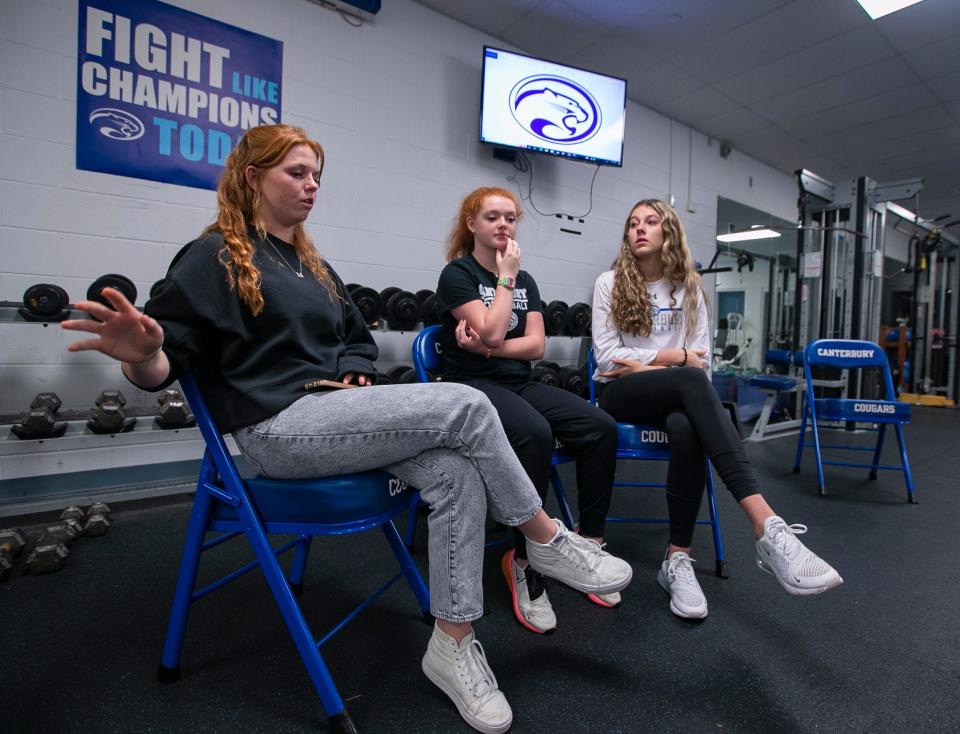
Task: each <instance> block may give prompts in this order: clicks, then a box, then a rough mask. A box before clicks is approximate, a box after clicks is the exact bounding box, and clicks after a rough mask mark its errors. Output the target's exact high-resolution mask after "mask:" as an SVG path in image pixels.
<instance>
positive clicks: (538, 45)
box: [500, 0, 609, 61]
mask: <svg viewBox="0 0 960 734" xmlns="http://www.w3.org/2000/svg"><path fill="white" fill-rule="evenodd" d="M608 32H609V29H608V28H607V27H606V26H604V25H603V24H601V23H599V22H598V21H596V20H593V19H592V18H590V17H588V16H586V15H584V14H583V13H581V12H580V11H578V10H575V9H574V8H572V7H570V6H569V5H567V4H566V3H564V2H563V1H562V0H543V2H541V3H540V4H539V5H537V6H536V7H535V8H534V9H533V10H531V11H530V12H529V13H526V14H524V15H523V17H521V18H519V19H518V20H517V21H515V22H514V23H512V24H511V25H510V26H509V27H508V28H506V29H504V30H503V31H502V33H501V34H500V35H501V37H502V38H504V39H506V40H507V41H509V42H510V43H513V44H515V45H516V46H518V47H519V48H522V49H526V50H527V51H529V52H531V53H534V54H538V55H540V56H543V57H545V58H548V59H551V60H554V61H562V60H564V59H565V58H568V57H570V56H571V55H573V54H575V53H576V52H577V51H579V50H581V49H583V48H586V47H587V46H589V45H590V44H591V43H593V42H594V41H596V40H597V39H599V38H601V37H603V36H605V35H606V34H607V33H608Z"/></svg>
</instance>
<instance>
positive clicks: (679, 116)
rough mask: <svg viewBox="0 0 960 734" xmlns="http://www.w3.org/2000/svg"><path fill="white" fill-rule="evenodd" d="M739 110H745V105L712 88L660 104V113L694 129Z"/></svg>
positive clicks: (702, 89) (699, 90)
mask: <svg viewBox="0 0 960 734" xmlns="http://www.w3.org/2000/svg"><path fill="white" fill-rule="evenodd" d="M739 109H743V105H741V104H739V103H738V102H734V101H733V100H732V99H730V98H729V97H727V96H726V95H724V94H720V92H718V91H717V90H715V89H713V88H711V87H705V88H701V89H698V90H697V91H695V92H692V93H691V94H687V95H684V96H683V97H677V98H676V99H671V100H667V101H665V102H661V103H660V104H659V111H660V112H662V113H663V114H665V115H668V116H670V117H672V118H674V119H675V120H679V121H680V122H684V123H686V124H688V125H692V126H693V127H698V124H699V123H700V122H701V121H703V120H708V119H710V118H713V117H717V116H718V115H723V114H726V113H728V112H733V111H735V110H739Z"/></svg>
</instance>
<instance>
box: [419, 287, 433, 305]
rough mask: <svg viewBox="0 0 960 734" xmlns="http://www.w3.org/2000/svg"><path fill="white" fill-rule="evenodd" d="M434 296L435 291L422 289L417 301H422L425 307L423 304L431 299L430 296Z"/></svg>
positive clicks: (421, 303)
mask: <svg viewBox="0 0 960 734" xmlns="http://www.w3.org/2000/svg"><path fill="white" fill-rule="evenodd" d="M432 295H433V291H432V290H430V289H429V288H422V289H421V290H418V291H417V293H416V296H417V300H418V301H420V305H421V306H422V305H423V302H424V301H426V300H427V299H428V298H430V296H432Z"/></svg>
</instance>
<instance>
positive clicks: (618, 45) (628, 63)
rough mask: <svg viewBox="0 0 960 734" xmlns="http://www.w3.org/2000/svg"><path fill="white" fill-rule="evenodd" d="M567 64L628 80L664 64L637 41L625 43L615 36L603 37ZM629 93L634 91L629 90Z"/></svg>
mask: <svg viewBox="0 0 960 734" xmlns="http://www.w3.org/2000/svg"><path fill="white" fill-rule="evenodd" d="M564 61H565V63H568V64H572V65H574V66H579V67H581V68H584V69H590V70H591V71H597V72H601V73H603V74H612V75H613V76H619V77H621V78H623V79H626V78H627V77H628V76H630V75H631V74H636V73H637V72H638V71H640V70H642V69H646V68H648V67H650V66H653V65H655V64H659V63H662V62H661V60H660V59H659V58H657V57H656V56H653V55H651V54H648V53H646V52H645V51H644V50H643V49H642V48H641V47H640V45H639V44H638V43H636V41H625V40H623V39H621V38H617V37H616V36H614V35H613V34H609V33H608V34H607V35H605V36H601V37H600V38H598V39H597V40H595V41H594V42H593V43H591V44H589V45H588V46H585V47H584V48H582V49H580V50H579V51H577V53H574V54H569V55H568V56H566V57H565V58H564ZM627 91H628V93H629V92H630V91H632V90H629V89H628V90H627Z"/></svg>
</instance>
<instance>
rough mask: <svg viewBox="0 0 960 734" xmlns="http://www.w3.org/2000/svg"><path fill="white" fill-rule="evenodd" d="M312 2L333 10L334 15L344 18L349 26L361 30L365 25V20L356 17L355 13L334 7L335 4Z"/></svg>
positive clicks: (311, 0) (322, 0)
mask: <svg viewBox="0 0 960 734" xmlns="http://www.w3.org/2000/svg"><path fill="white" fill-rule="evenodd" d="M310 2H312V3H313V4H314V5H319V6H320V7H321V8H326V9H327V10H332V11H333V12H334V13H336V14H337V15H339V16H340V17H341V18H343V20H344V22H345V23H346V24H347V25H349V26H353V27H354V28H359V27H360V26H362V25H363V18H361V17H360V16H359V15H354V14H353V13H351V12H349V11H347V10H344V9H343V8H341V7H338V6H336V5H334V4H333V3H329V2H327V0H310Z"/></svg>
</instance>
